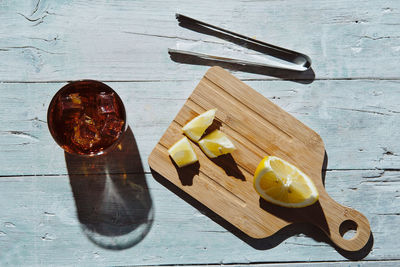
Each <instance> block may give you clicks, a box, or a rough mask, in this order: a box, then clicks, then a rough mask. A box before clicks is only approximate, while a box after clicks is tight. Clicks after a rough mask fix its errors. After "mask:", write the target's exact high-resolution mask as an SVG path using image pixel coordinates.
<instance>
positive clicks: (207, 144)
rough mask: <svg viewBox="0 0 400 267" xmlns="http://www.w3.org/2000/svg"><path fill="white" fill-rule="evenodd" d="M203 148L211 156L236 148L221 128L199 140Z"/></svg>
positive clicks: (229, 151) (214, 156) (226, 152)
mask: <svg viewBox="0 0 400 267" xmlns="http://www.w3.org/2000/svg"><path fill="white" fill-rule="evenodd" d="M199 146H200V148H201V150H203V152H204V153H205V154H206V155H207V156H208V157H210V158H216V157H218V156H221V155H224V154H228V153H231V152H233V151H234V150H235V149H236V148H235V146H234V145H233V143H232V142H231V140H229V138H228V137H227V136H226V135H225V134H224V133H223V132H221V131H220V130H214V131H213V132H211V133H210V134H208V135H206V136H205V137H204V138H202V139H201V140H200V141H199Z"/></svg>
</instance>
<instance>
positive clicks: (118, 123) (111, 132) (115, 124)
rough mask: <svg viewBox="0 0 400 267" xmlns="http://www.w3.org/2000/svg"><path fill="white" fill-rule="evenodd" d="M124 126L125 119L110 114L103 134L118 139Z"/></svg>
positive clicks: (105, 122) (102, 131)
mask: <svg viewBox="0 0 400 267" xmlns="http://www.w3.org/2000/svg"><path fill="white" fill-rule="evenodd" d="M123 126H124V120H122V119H120V118H118V117H117V116H116V115H115V114H108V115H107V117H106V119H105V121H104V126H103V128H102V130H101V135H108V136H109V137H112V138H115V139H116V138H118V137H119V135H120V134H121V131H122V127H123Z"/></svg>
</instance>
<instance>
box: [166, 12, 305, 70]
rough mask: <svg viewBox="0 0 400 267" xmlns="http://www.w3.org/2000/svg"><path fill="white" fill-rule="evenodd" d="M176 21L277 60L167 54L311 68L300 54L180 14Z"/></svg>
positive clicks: (303, 68)
mask: <svg viewBox="0 0 400 267" xmlns="http://www.w3.org/2000/svg"><path fill="white" fill-rule="evenodd" d="M176 19H177V20H178V21H179V25H180V26H182V27H184V28H187V29H190V30H193V31H197V32H200V33H203V34H207V35H212V36H215V37H217V38H220V39H223V40H226V41H229V42H231V43H234V44H237V45H239V46H242V47H245V48H247V49H251V50H254V51H257V52H260V53H261V54H264V55H269V56H272V57H274V58H277V59H278V60H269V59H267V58H265V59H264V58H263V60H262V61H259V62H254V61H247V60H243V59H234V58H227V57H219V56H213V55H207V54H202V53H196V52H190V51H185V50H177V49H171V48H169V49H168V52H169V53H170V54H171V55H172V54H181V55H186V56H194V57H197V58H200V59H203V60H212V61H217V62H223V63H233V64H240V65H247V66H255V67H269V68H277V69H286V70H291V71H299V72H301V71H306V70H308V69H309V68H310V67H311V59H310V58H309V57H308V56H307V55H305V54H302V53H299V52H296V51H292V50H289V49H285V48H282V47H278V46H275V45H271V44H267V43H264V42H262V41H259V40H256V39H253V38H250V37H247V36H244V35H241V34H238V33H234V32H232V31H229V30H225V29H222V28H220V27H217V26H214V25H211V24H208V23H205V22H202V21H199V20H196V19H192V18H190V17H187V16H184V15H182V14H176Z"/></svg>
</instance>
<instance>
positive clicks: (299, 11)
mask: <svg viewBox="0 0 400 267" xmlns="http://www.w3.org/2000/svg"><path fill="white" fill-rule="evenodd" d="M211 7H212V8H211ZM177 11H178V12H181V13H183V14H187V15H189V16H192V17H195V18H198V19H200V20H203V21H207V22H209V23H212V24H215V25H220V26H223V27H225V28H228V29H230V30H233V31H236V32H239V33H243V34H245V35H248V36H255V37H256V38H257V39H260V40H265V41H267V42H270V43H272V44H275V45H278V46H283V47H286V48H289V49H294V50H299V51H301V52H303V53H306V54H308V55H309V56H310V57H311V58H312V61H313V69H314V71H315V73H316V77H317V78H323V79H326V78H338V79H342V78H345V79H346V78H378V79H381V78H397V79H398V78H399V77H400V76H399V74H400V73H399V71H398V68H397V66H398V57H399V53H400V38H399V34H398V26H399V23H400V22H399V19H398V18H399V12H400V2H399V1H396V0H392V1H387V0H379V1H373V2H367V3H366V2H365V1H362V0H356V1H350V2H349V1H347V0H338V1H324V0H312V1H307V2H306V3H305V2H304V1H301V0H296V1H292V0H284V1H246V0H242V1H234V0H230V1H224V2H215V1H175V0H174V1H128V0H120V1H113V2H109V1H105V0H102V1H97V2H96V4H88V3H87V1H83V0H78V1H72V2H70V1H47V0H41V1H37V0H31V1H17V0H13V1H2V2H1V3H0V19H1V21H2V27H1V28H0V36H1V42H0V81H57V80H61V81H66V80H73V79H82V78H94V79H101V80H113V81H118V80H129V81H132V80H191V79H193V78H197V77H198V76H200V75H201V74H202V73H203V72H205V69H206V67H204V66H194V65H186V64H176V63H174V62H173V61H171V60H170V58H169V55H168V53H167V48H168V47H171V48H174V47H178V48H180V49H191V50H194V51H198V52H201V51H206V52H208V53H210V54H216V55H220V56H224V55H237V56H241V57H247V58H248V57H252V56H253V54H254V53H253V52H251V51H243V49H242V48H238V47H235V46H232V45H230V44H226V42H223V41H221V40H219V39H215V38H212V37H208V36H204V35H200V34H198V33H194V32H191V31H189V30H187V29H182V28H180V27H178V24H177V22H176V20H175V16H174V14H175V12H177ZM155 70H156V71H155ZM237 75H238V76H239V77H240V78H247V79H249V78H267V79H270V78H271V77H270V76H268V75H267V76H264V75H252V74H249V73H242V72H239V73H238V74H237Z"/></svg>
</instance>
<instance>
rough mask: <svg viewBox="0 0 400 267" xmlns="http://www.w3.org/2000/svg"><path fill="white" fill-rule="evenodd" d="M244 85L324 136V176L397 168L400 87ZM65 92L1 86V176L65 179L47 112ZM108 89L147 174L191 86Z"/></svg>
mask: <svg viewBox="0 0 400 267" xmlns="http://www.w3.org/2000/svg"><path fill="white" fill-rule="evenodd" d="M247 83H248V84H249V85H250V86H252V87H253V88H254V89H256V90H257V91H259V92H260V93H262V94H263V95H264V96H266V97H268V98H269V99H271V100H272V101H273V102H275V103H276V104H277V105H278V106H280V107H282V108H283V109H284V110H286V111H287V112H289V113H291V114H292V115H293V116H295V117H296V118H298V119H299V120H300V121H302V122H303V123H305V124H306V125H307V126H309V127H310V128H312V129H313V130H315V131H316V132H317V133H319V134H320V135H321V137H322V139H323V140H324V142H325V148H326V151H327V154H328V168H329V169H375V168H379V169H393V168H394V169H397V168H399V163H400V157H399V155H400V144H399V142H398V140H399V139H400V134H399V133H400V131H399V125H400V110H399V107H398V96H399V94H400V82H399V81H381V80H379V81H376V80H366V81H315V82H313V83H312V84H308V85H303V84H293V83H291V82H285V81H268V82H261V81H251V82H250V81H249V82H247ZM62 85H63V84H62V83H40V84H29V83H28V84H10V83H3V84H0V92H1V95H2V97H1V98H0V106H1V107H2V109H1V110H0V121H1V122H2V123H1V124H0V135H1V138H0V162H1V168H0V175H33V174H34V175H41V174H65V173H67V172H66V166H65V160H64V154H63V151H62V150H61V148H59V147H58V146H57V145H56V143H55V142H54V141H53V139H52V138H51V136H50V133H49V131H48V129H47V125H46V113H47V106H48V104H49V102H50V100H51V98H52V96H53V95H54V94H55V92H56V91H57V90H58V89H59V88H60V87H61V86H62ZM109 85H110V86H111V87H113V88H114V89H115V90H116V91H117V92H118V93H119V94H120V95H121V97H122V99H123V101H124V103H125V105H126V109H127V113H128V122H129V125H130V127H131V128H132V130H133V132H134V134H135V138H136V141H137V143H138V148H139V152H140V154H141V158H142V161H143V165H144V167H145V171H149V169H148V165H147V157H148V155H149V154H150V152H151V150H152V149H153V147H154V146H155V144H156V143H157V142H158V140H159V138H160V137H161V135H162V133H163V132H164V131H165V130H166V128H167V127H168V125H169V123H170V122H171V121H172V120H173V118H174V117H175V115H176V114H177V112H178V110H179V109H180V107H181V106H182V105H183V103H184V102H185V99H186V98H187V97H188V96H189V94H190V93H191V91H192V90H193V88H194V87H195V86H196V81H192V82H163V83H160V82H137V83H109ZM32 155H35V157H32ZM48 155H52V156H51V157H50V158H49V156H48Z"/></svg>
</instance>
